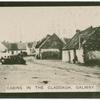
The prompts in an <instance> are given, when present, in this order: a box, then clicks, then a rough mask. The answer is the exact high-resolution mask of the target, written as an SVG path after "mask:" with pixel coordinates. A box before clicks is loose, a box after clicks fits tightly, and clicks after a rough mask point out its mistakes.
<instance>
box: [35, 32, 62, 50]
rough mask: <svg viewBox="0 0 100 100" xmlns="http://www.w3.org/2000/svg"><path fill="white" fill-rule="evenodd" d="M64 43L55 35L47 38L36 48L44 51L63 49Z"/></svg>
mask: <svg viewBox="0 0 100 100" xmlns="http://www.w3.org/2000/svg"><path fill="white" fill-rule="evenodd" d="M63 45H64V43H63V41H62V40H61V39H60V38H59V37H58V36H57V35H56V34H55V33H54V34H53V35H51V36H50V35H48V36H46V38H44V39H42V41H41V42H40V43H38V45H37V46H36V48H37V47H38V48H42V49H62V48H63Z"/></svg>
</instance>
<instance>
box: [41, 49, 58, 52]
mask: <svg viewBox="0 0 100 100" xmlns="http://www.w3.org/2000/svg"><path fill="white" fill-rule="evenodd" d="M47 51H57V52H59V49H41V52H47Z"/></svg>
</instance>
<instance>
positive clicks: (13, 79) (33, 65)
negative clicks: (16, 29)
mask: <svg viewBox="0 0 100 100" xmlns="http://www.w3.org/2000/svg"><path fill="white" fill-rule="evenodd" d="M25 59H26V60H27V65H0V91H1V92H2V91H3V92H4V91H5V90H6V85H7V86H10V85H82V84H83V85H85V84H86V85H89V84H90V85H91V84H92V85H97V86H98V88H99V85H100V68H99V67H96V66H95V67H85V66H79V65H75V64H69V63H65V62H62V61H57V60H35V59H34V58H33V57H28V58H25Z"/></svg>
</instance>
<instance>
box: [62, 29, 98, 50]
mask: <svg viewBox="0 0 100 100" xmlns="http://www.w3.org/2000/svg"><path fill="white" fill-rule="evenodd" d="M97 29H98V27H95V28H93V27H89V28H87V29H85V30H83V31H80V32H76V34H75V35H74V36H73V37H72V39H71V40H70V41H69V43H68V44H67V45H66V46H65V47H64V48H63V50H71V49H79V42H80V43H81V45H82V44H86V42H87V40H89V38H90V37H91V36H92V35H93V34H94V33H95V32H96V30H97ZM79 39H80V40H79Z"/></svg>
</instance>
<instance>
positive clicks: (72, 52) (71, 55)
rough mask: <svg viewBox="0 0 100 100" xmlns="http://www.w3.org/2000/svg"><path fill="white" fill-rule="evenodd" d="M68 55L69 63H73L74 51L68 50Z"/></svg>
mask: <svg viewBox="0 0 100 100" xmlns="http://www.w3.org/2000/svg"><path fill="white" fill-rule="evenodd" d="M70 57H71V63H73V59H74V51H73V50H70Z"/></svg>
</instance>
